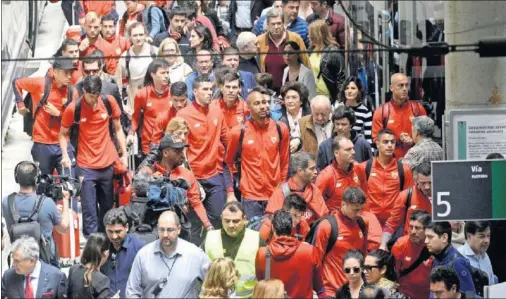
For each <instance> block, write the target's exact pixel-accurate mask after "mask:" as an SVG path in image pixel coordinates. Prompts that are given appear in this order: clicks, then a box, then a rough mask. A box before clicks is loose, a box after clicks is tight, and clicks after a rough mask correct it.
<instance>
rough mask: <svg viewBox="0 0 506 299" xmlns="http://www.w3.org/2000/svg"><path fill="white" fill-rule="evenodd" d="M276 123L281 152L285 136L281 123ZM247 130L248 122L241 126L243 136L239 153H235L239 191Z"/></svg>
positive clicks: (240, 136) (236, 181) (238, 149)
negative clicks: (243, 147)
mask: <svg viewBox="0 0 506 299" xmlns="http://www.w3.org/2000/svg"><path fill="white" fill-rule="evenodd" d="M274 122H275V123H276V130H277V131H278V139H279V151H281V141H283V134H282V132H281V126H280V125H279V122H277V121H274ZM245 130H246V121H245V122H243V123H242V125H241V134H240V135H239V144H238V146H237V151H236V152H235V158H234V161H235V165H236V168H237V180H235V186H234V188H236V189H237V190H239V183H240V181H241V166H242V143H243V142H244V131H245Z"/></svg>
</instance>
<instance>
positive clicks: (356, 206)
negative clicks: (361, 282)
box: [315, 187, 369, 297]
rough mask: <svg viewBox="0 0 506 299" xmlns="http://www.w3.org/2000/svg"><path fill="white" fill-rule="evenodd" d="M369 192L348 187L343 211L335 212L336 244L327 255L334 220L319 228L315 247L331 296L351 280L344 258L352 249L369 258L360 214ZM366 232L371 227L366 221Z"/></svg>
mask: <svg viewBox="0 0 506 299" xmlns="http://www.w3.org/2000/svg"><path fill="white" fill-rule="evenodd" d="M365 200H366V197H365V193H364V192H363V191H362V190H361V189H360V188H358V187H348V188H347V189H346V191H345V192H344V195H343V203H342V205H341V207H340V209H339V210H337V211H334V212H333V213H332V215H331V216H332V217H335V219H336V221H337V227H338V235H337V238H336V243H335V244H334V246H333V247H332V249H331V250H330V251H329V252H328V254H326V251H327V245H328V242H329V239H330V234H331V231H332V229H331V224H330V221H329V220H327V219H325V220H323V221H322V222H320V224H319V225H318V228H317V232H316V243H315V247H316V248H317V249H318V254H319V256H320V259H321V260H322V262H323V282H324V284H325V290H326V292H327V295H328V296H333V297H335V296H336V293H337V290H339V288H341V287H342V286H343V285H344V284H345V283H346V281H347V278H346V275H345V274H344V270H343V257H344V255H345V254H346V252H348V251H349V250H350V249H358V250H361V251H362V253H363V254H364V255H365V252H366V248H367V237H366V236H364V233H363V232H362V229H361V227H360V225H359V222H358V220H357V219H358V217H360V212H361V211H362V210H363V209H364V206H365ZM364 222H365V223H364V224H365V228H364V229H365V231H366V232H367V230H368V226H369V224H368V223H367V222H366V219H364Z"/></svg>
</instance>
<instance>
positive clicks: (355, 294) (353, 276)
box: [336, 249, 367, 299]
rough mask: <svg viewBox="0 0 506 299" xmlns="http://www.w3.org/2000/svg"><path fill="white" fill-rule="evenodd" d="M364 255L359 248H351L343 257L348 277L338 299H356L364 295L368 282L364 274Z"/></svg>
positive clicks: (344, 268) (338, 292)
mask: <svg viewBox="0 0 506 299" xmlns="http://www.w3.org/2000/svg"><path fill="white" fill-rule="evenodd" d="M363 264H364V256H363V255H362V253H361V252H360V251H359V250H356V249H351V250H350V251H348V252H346V254H345V255H344V257H343V270H344V275H346V278H347V279H348V282H347V283H345V284H344V285H343V286H342V287H341V288H340V289H339V290H338V291H337V294H336V298H338V299H352V298H353V299H356V298H360V297H362V296H361V295H363V292H364V288H365V287H366V286H367V283H366V282H365V280H364V277H363V275H362V270H363V268H362V265H363Z"/></svg>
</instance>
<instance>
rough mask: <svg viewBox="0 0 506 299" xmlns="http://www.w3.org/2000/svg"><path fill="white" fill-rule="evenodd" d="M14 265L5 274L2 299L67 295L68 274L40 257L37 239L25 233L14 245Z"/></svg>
mask: <svg viewBox="0 0 506 299" xmlns="http://www.w3.org/2000/svg"><path fill="white" fill-rule="evenodd" d="M12 265H13V268H10V269H9V270H7V271H6V272H5V273H4V275H3V277H2V299H4V298H64V297H66V287H67V285H66V277H65V274H64V273H62V272H61V271H60V269H58V268H56V267H53V266H51V265H49V264H46V263H44V262H42V261H40V260H39V244H38V243H37V242H36V241H35V239H34V238H32V237H26V236H24V237H21V238H19V239H17V240H16V241H15V242H14V243H13V244H12Z"/></svg>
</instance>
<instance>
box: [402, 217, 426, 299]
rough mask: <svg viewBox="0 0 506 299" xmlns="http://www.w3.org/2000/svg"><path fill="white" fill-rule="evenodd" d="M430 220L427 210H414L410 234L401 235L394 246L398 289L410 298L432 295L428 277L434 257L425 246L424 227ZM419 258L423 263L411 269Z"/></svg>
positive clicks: (410, 223)
mask: <svg viewBox="0 0 506 299" xmlns="http://www.w3.org/2000/svg"><path fill="white" fill-rule="evenodd" d="M430 222H431V217H430V215H429V213H427V211H424V210H416V211H414V212H413V213H412V214H411V216H410V217H409V235H405V236H402V237H400V238H399V239H398V240H397V242H395V244H394V247H392V255H393V256H394V257H395V269H397V271H398V272H399V278H398V280H397V282H398V283H399V285H400V289H399V290H398V291H399V292H400V293H402V294H405V295H407V296H409V297H410V298H429V295H430V289H429V282H428V281H427V277H429V275H430V271H431V269H432V257H430V253H429V251H428V250H427V248H426V246H425V229H424V227H426V226H427V225H428V224H429V223H430ZM418 259H420V261H421V263H419V265H418V266H417V267H416V268H413V269H412V270H411V269H409V268H411V267H412V265H413V264H414V263H415V262H416V261H417V260H418ZM408 269H409V270H410V271H409V272H408V271H407V270H408Z"/></svg>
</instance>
